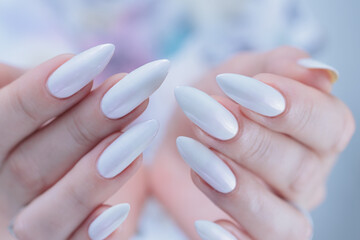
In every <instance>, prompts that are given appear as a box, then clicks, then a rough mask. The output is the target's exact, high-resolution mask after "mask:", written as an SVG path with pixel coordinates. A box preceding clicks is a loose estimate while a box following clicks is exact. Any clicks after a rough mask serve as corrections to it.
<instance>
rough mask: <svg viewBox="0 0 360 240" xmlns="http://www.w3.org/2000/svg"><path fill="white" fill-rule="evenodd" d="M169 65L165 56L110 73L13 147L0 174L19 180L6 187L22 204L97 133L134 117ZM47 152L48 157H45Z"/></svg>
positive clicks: (54, 177) (101, 135)
mask: <svg viewBox="0 0 360 240" xmlns="http://www.w3.org/2000/svg"><path fill="white" fill-rule="evenodd" d="M168 67H169V62H168V61H167V60H159V61H155V62H151V63H149V64H146V65H144V66H142V67H140V68H138V69H137V70H135V71H133V72H132V73H130V74H128V75H127V76H126V77H124V78H123V79H121V78H122V77H123V75H115V76H113V77H112V78H110V79H109V81H106V83H105V84H103V85H102V86H100V87H99V88H98V89H96V90H95V91H93V92H92V93H91V94H90V95H89V96H88V97H87V98H86V99H84V100H83V101H82V102H81V103H79V104H78V105H77V106H75V107H74V108H72V109H71V110H69V111H68V112H67V113H65V114H64V115H62V116H61V117H59V118H58V119H57V120H55V121H53V122H52V123H51V124H50V125H48V126H46V127H45V128H44V129H42V130H41V131H39V132H38V133H36V134H35V135H33V136H32V137H31V138H29V139H27V140H26V141H25V142H23V143H22V144H21V145H20V146H19V147H17V148H16V149H15V150H14V151H13V152H12V154H11V155H10V156H9V158H8V161H7V163H6V164H5V166H4V170H3V175H4V176H1V175H0V179H12V180H13V181H14V183H18V184H17V186H16V187H15V188H11V189H9V193H13V194H12V197H13V199H18V200H19V201H21V202H20V203H21V204H24V203H26V202H27V201H29V200H31V199H32V198H34V197H35V196H37V195H38V194H39V193H41V192H42V191H44V190H45V189H47V188H48V187H49V186H51V185H52V184H53V183H54V182H55V181H57V180H58V179H59V178H60V177H61V176H63V175H64V174H65V173H66V172H67V171H68V170H69V169H70V168H71V167H72V166H73V165H74V164H75V163H76V161H77V160H78V159H80V158H81V157H82V156H83V155H84V154H85V153H87V152H88V151H89V150H90V149H91V148H92V147H94V146H95V145H96V144H97V143H98V142H99V141H100V140H101V139H103V138H104V137H106V136H108V135H109V134H111V133H113V132H114V131H118V130H121V129H123V128H125V127H126V126H127V125H128V124H129V123H130V122H131V121H133V120H134V119H135V118H136V117H138V116H139V115H140V114H141V113H142V112H143V111H144V110H145V108H146V106H147V104H148V101H147V100H146V99H147V98H148V97H149V95H151V94H152V93H153V92H154V91H155V90H156V89H157V88H158V87H159V86H160V85H161V83H162V82H163V81H164V79H165V77H166V74H167V71H168ZM119 79H121V80H120V81H119ZM144 101H145V102H144ZM139 104H140V106H139V107H138V105H139ZM94 106H95V107H94ZM129 113H130V114H129ZM45 146H46V147H45ZM49 156H51V161H48V159H49ZM7 169H8V170H7ZM29 169H32V171H29ZM49 173H51V174H49ZM0 185H1V183H0ZM24 201H26V202H24Z"/></svg>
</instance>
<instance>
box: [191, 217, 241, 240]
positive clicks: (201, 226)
mask: <svg viewBox="0 0 360 240" xmlns="http://www.w3.org/2000/svg"><path fill="white" fill-rule="evenodd" d="M195 228H196V231H197V233H198V234H199V236H200V237H201V239H203V240H218V239H221V240H237V239H236V237H235V236H234V235H232V234H231V233H230V232H229V231H227V230H226V229H225V228H223V227H222V226H220V225H219V224H216V223H213V222H210V221H204V220H199V221H196V222H195Z"/></svg>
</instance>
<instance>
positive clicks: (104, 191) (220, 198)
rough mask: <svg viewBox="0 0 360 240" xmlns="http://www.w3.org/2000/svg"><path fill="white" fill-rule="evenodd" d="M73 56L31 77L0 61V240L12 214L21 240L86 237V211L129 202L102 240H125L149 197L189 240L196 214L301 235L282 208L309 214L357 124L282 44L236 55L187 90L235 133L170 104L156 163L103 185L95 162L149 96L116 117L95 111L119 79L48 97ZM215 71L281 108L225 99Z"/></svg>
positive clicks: (253, 231)
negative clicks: (209, 155) (210, 101)
mask: <svg viewBox="0 0 360 240" xmlns="http://www.w3.org/2000/svg"><path fill="white" fill-rule="evenodd" d="M71 57H72V55H61V56H58V57H56V58H54V59H51V60H49V61H47V62H45V63H43V64H42V65H40V66H38V67H36V68H35V69H32V70H29V71H23V70H19V69H16V68H13V67H10V66H6V65H0V112H1V113H2V114H1V115H0V125H1V126H2V128H1V129H0V135H1V136H7V138H2V139H3V140H0V193H1V194H0V211H1V212H2V213H3V214H2V215H1V216H0V238H1V239H11V237H10V236H9V233H8V231H7V229H6V228H7V227H8V225H9V223H10V221H11V220H12V219H14V222H13V223H14V226H13V227H14V231H15V233H16V235H17V237H18V238H19V239H21V240H22V239H25V240H27V239H54V236H55V237H57V238H58V239H88V236H87V229H88V227H89V225H90V223H91V222H92V221H93V220H94V219H95V218H96V216H98V215H99V214H101V213H102V212H103V211H105V210H106V209H107V208H109V207H110V206H111V205H114V204H117V203H121V202H129V203H130V204H131V211H130V215H129V218H128V219H127V220H126V221H125V222H124V223H123V225H122V226H121V227H120V228H119V229H118V230H117V231H116V232H114V233H113V234H112V235H111V236H110V237H109V239H128V238H129V237H130V236H131V235H132V234H133V233H134V231H135V229H136V224H137V222H138V217H139V215H140V213H141V209H142V207H143V203H144V201H145V199H146V197H147V196H148V195H149V194H152V195H155V196H156V197H157V198H158V199H159V200H160V202H161V203H162V204H163V205H164V206H165V208H166V209H167V210H168V212H169V213H170V214H171V215H172V216H173V218H174V219H175V221H177V223H178V224H179V226H180V227H181V228H182V229H183V230H184V231H185V232H186V233H187V235H188V236H189V238H190V239H199V238H198V235H197V234H196V232H195V229H194V225H193V224H194V221H195V220H198V219H206V220H212V221H216V222H217V223H219V224H220V225H222V226H223V227H224V228H226V229H228V230H229V231H230V232H231V233H233V234H234V235H235V236H236V237H238V238H239V239H246V240H247V239H252V240H257V239H261V240H263V239H265V240H267V239H280V240H281V239H294V240H297V239H306V238H308V236H309V235H310V234H311V231H312V229H311V227H310V226H309V223H308V221H307V219H306V218H305V217H304V216H303V215H302V214H301V213H300V212H299V211H298V210H297V209H295V208H294V207H293V206H292V205H291V204H289V202H290V201H291V202H295V203H297V204H298V205H300V206H302V207H304V208H306V209H308V210H310V209H313V208H314V207H316V206H317V205H318V204H320V203H321V201H322V199H323V198H324V194H325V187H324V186H325V182H326V177H327V175H328V174H329V172H330V171H331V168H332V166H333V164H334V161H335V159H336V157H337V156H338V154H339V153H340V152H341V151H342V150H343V149H344V148H345V147H346V145H347V144H348V142H349V140H350V138H351V135H352V134H353V132H354V128H355V124H354V120H353V118H352V115H351V112H350V111H349V109H348V108H347V107H346V106H345V105H344V104H343V103H342V102H341V101H339V100H338V99H336V98H335V97H334V96H332V95H331V94H330V91H331V87H332V84H331V81H330V74H329V73H328V72H326V71H320V70H308V69H305V68H303V67H301V66H299V65H297V64H296V61H297V60H298V59H300V58H306V57H308V55H307V54H306V53H304V52H302V51H300V50H297V49H294V48H289V47H283V48H279V49H275V50H273V51H270V52H266V53H243V54H240V55H237V56H235V57H234V58H232V59H230V60H229V61H227V62H225V63H224V64H223V65H221V66H219V67H218V68H216V69H214V70H213V71H212V72H210V73H209V74H208V75H207V76H205V77H204V78H203V79H202V80H200V81H199V82H198V83H197V85H196V86H195V87H197V88H199V89H200V90H202V91H205V92H206V93H208V94H210V95H212V96H213V97H214V98H215V99H216V100H217V101H219V102H220V103H221V104H222V105H223V106H225V107H226V108H227V109H228V110H229V111H231V112H232V113H233V115H234V116H235V117H236V118H237V120H238V122H239V126H240V131H239V133H238V135H237V136H236V137H235V138H233V139H231V140H229V141H219V140H217V139H214V138H212V137H210V136H209V135H208V134H206V133H205V132H203V131H202V130H201V129H199V128H198V127H197V126H195V125H194V124H192V123H191V122H190V121H189V120H188V119H187V118H186V117H185V115H184V114H183V113H182V112H181V110H180V109H179V108H177V109H176V111H175V113H174V115H173V116H172V120H171V124H170V126H169V128H168V129H167V131H166V132H167V134H166V136H165V138H164V142H163V144H161V146H162V147H161V148H159V150H158V152H157V154H156V158H155V162H154V164H153V165H152V166H151V167H150V168H148V169H145V168H144V167H141V157H140V158H139V159H137V160H136V161H135V162H134V163H133V164H131V165H130V166H129V167H128V168H127V169H126V170H125V171H124V172H122V173H121V174H120V175H118V176H117V177H115V178H113V179H110V180H109V179H104V178H102V177H101V176H100V175H99V174H98V173H97V171H96V168H95V165H96V161H97V159H98V157H99V155H100V154H101V152H102V151H103V150H104V149H105V148H106V146H108V145H109V144H110V143H111V142H112V141H113V140H114V139H115V138H116V137H117V136H119V135H120V134H121V131H122V130H123V129H124V128H125V127H126V126H127V125H128V124H129V123H130V122H132V121H133V120H134V119H135V118H136V117H137V116H139V115H140V114H141V113H142V112H143V111H144V110H145V108H146V106H147V101H145V102H144V103H143V104H141V105H140V106H139V107H138V108H136V109H135V110H134V111H133V112H131V113H130V114H128V115H127V116H125V117H123V118H121V119H117V120H110V119H108V118H106V117H105V116H104V115H103V114H102V113H101V110H100V108H99V104H100V100H101V97H102V96H103V95H104V93H105V92H106V91H107V90H108V89H109V88H111V86H113V85H114V84H115V83H116V82H118V81H121V79H122V77H123V76H124V74H117V75H114V76H112V77H110V78H109V79H108V80H106V81H105V83H104V84H102V85H101V86H99V87H98V88H96V89H94V90H91V85H88V86H86V87H85V88H84V89H82V90H81V91H79V92H78V93H76V94H75V95H73V96H71V97H69V98H67V99H56V98H54V97H52V96H51V95H50V94H49V93H48V91H47V89H46V85H45V84H46V80H47V78H48V77H49V76H50V75H51V73H52V72H53V71H54V70H55V69H56V68H58V67H59V66H60V65H61V64H62V63H64V62H66V61H67V60H68V59H70V58H71ZM224 72H233V73H239V74H243V75H247V76H251V77H255V78H257V79H259V80H260V81H263V82H264V83H266V84H269V85H271V86H272V87H274V88H276V89H278V90H279V91H280V92H281V93H282V94H283V95H284V97H285V98H286V101H287V109H286V111H285V112H284V113H283V114H281V115H280V116H278V117H274V118H268V117H263V116H261V115H258V114H256V113H254V112H252V111H250V110H247V109H245V108H243V107H241V106H239V105H238V104H236V103H235V102H233V101H231V100H230V99H229V98H227V97H226V96H225V95H224V94H223V93H222V92H221V90H220V89H219V88H218V87H217V85H216V82H215V76H216V75H217V74H219V73H224ZM94 106H95V107H94ZM315 113H316V114H315ZM173 126H176V127H173ZM314 126H317V127H314ZM180 135H183V136H189V137H194V138H196V139H198V140H199V141H201V142H202V143H203V144H205V145H207V146H208V147H209V148H211V149H212V150H214V151H215V153H216V154H218V156H219V157H220V158H221V159H223V161H224V162H225V163H226V164H227V165H228V166H229V167H230V168H231V170H232V171H233V172H234V174H235V176H236V178H237V187H236V188H235V190H234V191H232V192H231V193H229V194H221V193H219V192H217V191H215V190H214V189H212V188H211V187H210V186H209V185H208V184H207V183H205V182H204V181H203V180H202V179H201V178H200V177H199V176H198V175H196V174H195V173H194V172H191V174H189V167H188V166H187V165H186V164H185V163H184V161H183V160H182V159H181V158H180V156H179V154H178V152H177V149H176V146H175V139H176V137H177V136H180ZM278 145H282V146H285V147H284V148H283V149H286V151H281V152H280V151H279V150H278V148H276V146H278ZM44 146H46V147H44ZM49 159H51V161H49ZM137 170H138V172H137V173H136V174H135V172H136V171H137ZM190 175H191V177H190ZM130 178H131V179H130ZM164 180H166V181H164Z"/></svg>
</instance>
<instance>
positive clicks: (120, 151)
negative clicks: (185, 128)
mask: <svg viewBox="0 0 360 240" xmlns="http://www.w3.org/2000/svg"><path fill="white" fill-rule="evenodd" d="M158 129H159V123H158V121H156V120H149V121H146V122H143V123H139V124H137V125H135V126H133V127H131V128H129V129H128V130H127V131H126V132H124V133H123V134H122V135H121V136H119V137H118V138H117V139H116V140H115V141H114V142H113V143H111V144H110V145H109V146H108V147H107V148H106V149H105V150H104V152H103V153H102V154H101V156H100V157H99V159H98V162H97V169H98V171H99V173H100V175H101V176H103V177H104V178H113V177H115V176H116V175H118V174H120V173H121V172H122V171H123V170H125V168H127V167H128V166H129V165H130V164H131V163H132V162H133V161H134V160H135V159H136V158H137V157H138V156H139V155H140V154H141V153H142V152H143V151H144V150H145V149H146V148H147V147H148V146H149V144H150V143H151V141H152V140H153V139H154V137H155V136H156V134H157V132H158Z"/></svg>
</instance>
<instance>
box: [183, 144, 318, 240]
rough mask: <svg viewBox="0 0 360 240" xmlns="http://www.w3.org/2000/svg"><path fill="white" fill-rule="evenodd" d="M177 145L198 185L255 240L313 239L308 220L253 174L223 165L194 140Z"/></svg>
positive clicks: (227, 160)
mask: <svg viewBox="0 0 360 240" xmlns="http://www.w3.org/2000/svg"><path fill="white" fill-rule="evenodd" d="M179 139H180V140H179ZM177 144H178V149H179V152H180V154H181V156H182V157H183V158H184V160H185V161H186V162H187V163H188V164H189V165H190V166H191V167H192V169H193V170H194V171H196V173H197V174H198V175H197V174H195V173H194V172H192V177H193V181H194V183H195V185H197V186H198V187H199V188H200V190H201V191H203V192H204V193H205V195H207V196H208V197H209V198H210V199H211V200H212V201H213V202H214V203H215V204H216V205H218V206H219V207H220V208H222V209H223V210H224V211H225V212H227V213H228V214H229V215H231V216H232V217H233V218H234V220H235V221H236V222H237V223H239V225H241V226H243V227H244V228H245V229H246V230H247V232H248V233H249V234H250V236H251V237H252V238H254V239H261V240H267V239H277V240H280V239H284V240H285V239H294V240H297V239H299V240H304V239H309V238H310V236H311V232H312V231H311V226H310V224H309V222H308V220H307V219H306V218H305V217H304V216H303V215H302V214H301V213H300V212H298V211H297V210H296V209H295V208H293V207H292V206H290V205H289V204H288V203H287V202H284V201H283V200H282V199H280V198H278V197H277V196H276V195H274V194H273V193H272V192H271V191H270V190H269V189H268V188H266V186H265V185H264V184H263V183H262V182H261V181H260V179H258V178H256V177H255V176H254V175H253V174H251V173H250V172H248V171H247V170H245V169H243V168H241V167H240V166H238V165H236V164H235V163H234V162H232V161H230V160H229V159H226V162H224V161H223V160H222V159H220V158H219V157H218V156H217V155H216V154H215V153H213V152H212V151H211V150H209V149H208V148H207V147H205V146H204V145H202V144H201V143H199V142H197V141H195V140H193V139H190V138H185V137H181V138H178V141H177ZM222 158H223V159H224V157H223V156H222ZM199 176H200V177H201V178H202V179H204V181H203V180H202V179H201V178H200V177H199ZM224 190H226V191H224ZM224 193H225V194H224Z"/></svg>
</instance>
